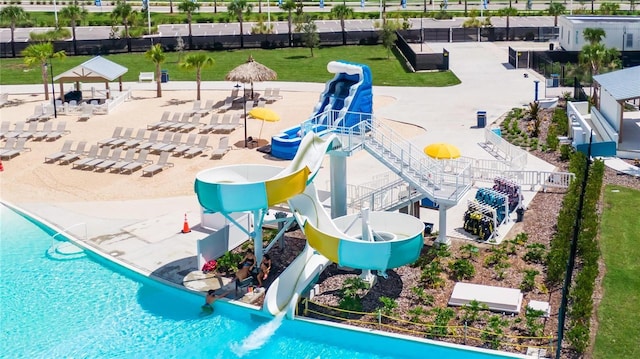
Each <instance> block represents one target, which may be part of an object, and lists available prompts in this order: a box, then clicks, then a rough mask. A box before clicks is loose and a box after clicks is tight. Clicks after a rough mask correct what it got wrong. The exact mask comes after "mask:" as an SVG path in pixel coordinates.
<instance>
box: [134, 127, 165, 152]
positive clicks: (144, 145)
mask: <svg viewBox="0 0 640 359" xmlns="http://www.w3.org/2000/svg"><path fill="white" fill-rule="evenodd" d="M158 136H160V132H158V131H151V134H150V135H149V138H148V139H147V140H146V141H144V142H142V143H141V144H139V145H138V147H137V148H138V149H139V150H147V149H149V148H151V146H153V145H155V144H156V142H158Z"/></svg>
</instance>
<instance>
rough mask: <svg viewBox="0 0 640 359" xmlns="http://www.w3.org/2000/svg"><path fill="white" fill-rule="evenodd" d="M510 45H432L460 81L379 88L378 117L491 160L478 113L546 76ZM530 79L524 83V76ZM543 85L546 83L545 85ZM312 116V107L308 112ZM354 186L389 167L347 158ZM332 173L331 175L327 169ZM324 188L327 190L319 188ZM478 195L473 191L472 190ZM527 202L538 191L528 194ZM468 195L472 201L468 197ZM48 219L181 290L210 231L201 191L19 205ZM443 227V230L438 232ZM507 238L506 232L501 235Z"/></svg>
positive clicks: (497, 109) (297, 87) (523, 99)
mask: <svg viewBox="0 0 640 359" xmlns="http://www.w3.org/2000/svg"><path fill="white" fill-rule="evenodd" d="M509 45H513V44H511V43H498V44H494V43H446V44H439V43H434V44H429V46H430V47H431V48H433V49H434V50H436V51H438V50H440V49H441V48H442V47H443V46H444V47H446V48H447V50H449V51H450V53H451V60H450V61H451V62H450V66H451V69H452V70H453V71H454V72H455V74H456V75H457V76H458V77H459V78H460V80H461V81H462V84H460V85H457V86H452V87H445V88H411V87H381V86H375V87H374V93H375V94H376V95H387V96H392V97H394V98H396V101H395V102H394V103H392V104H391V105H389V106H385V107H384V108H382V109H381V110H380V111H377V112H376V114H375V115H376V116H378V117H383V118H388V119H393V120H397V121H400V122H405V123H410V124H415V125H418V126H421V127H423V128H425V129H426V133H425V134H422V135H420V136H418V137H415V138H412V139H409V140H410V141H411V142H413V143H414V144H416V146H419V145H421V144H422V145H424V144H425V143H432V142H443V141H446V142H449V143H452V144H454V145H456V146H458V147H459V148H460V149H461V152H462V153H463V154H472V155H471V156H470V157H474V158H485V159H493V157H492V156H491V154H489V153H488V152H486V151H485V150H484V149H482V148H481V147H480V146H479V145H478V143H481V142H484V130H483V129H478V128H475V125H476V111H479V110H483V111H486V112H487V125H490V124H491V123H493V122H494V121H496V120H497V119H498V118H499V117H500V116H502V115H503V114H504V113H506V112H507V111H508V110H509V109H511V108H513V107H520V106H526V105H527V104H528V103H529V102H531V101H533V97H534V82H533V81H534V80H540V81H542V80H543V78H542V77H540V75H539V74H537V73H535V72H534V71H531V70H527V69H510V68H509V66H508V64H505V63H506V62H507V46H509ZM525 73H527V74H528V75H529V76H528V78H525V77H524V76H523V74H525ZM543 83H544V82H543ZM277 84H278V86H279V87H280V89H281V91H283V92H285V91H304V92H309V91H317V92H318V93H319V92H321V91H322V89H323V88H324V84H308V83H285V82H278V83H277ZM29 86H36V85H28V86H27V85H25V86H3V87H2V89H3V92H9V93H11V92H12V90H15V91H16V92H19V91H25V92H28V91H29V89H30V88H34V89H37V91H40V90H41V85H37V87H29ZM126 86H131V87H132V88H133V89H134V91H135V90H136V89H145V90H153V89H154V88H155V84H153V83H144V84H142V83H127V84H126ZM163 86H164V87H163V90H164V91H172V90H181V89H187V88H192V87H193V85H192V84H189V83H182V82H169V83H166V84H164V85H163ZM223 86H224V88H226V86H228V84H226V83H217V82H205V83H203V89H217V88H223ZM309 111H311V109H309ZM347 166H348V173H347V177H348V183H352V184H359V183H364V182H368V181H370V180H371V176H372V175H376V174H378V173H383V172H385V171H388V170H386V168H385V167H384V166H382V165H380V164H379V163H377V162H376V160H375V159H373V157H371V156H368V155H366V154H364V153H362V154H358V155H356V156H354V158H353V159H349V160H348V161H347ZM553 168H554V167H553V166H552V165H550V164H548V163H546V162H544V161H542V160H539V159H537V158H535V157H532V156H529V158H528V164H527V169H528V170H538V171H550V170H553ZM325 172H328V171H325ZM327 180H328V173H322V172H321V173H320V174H319V175H318V177H317V180H316V181H317V183H321V184H324V183H326V181H327ZM320 187H321V188H323V185H321V186H320ZM472 192H473V191H472ZM524 195H525V203H528V202H529V201H530V200H531V199H532V198H533V196H534V195H535V192H529V191H527V189H526V188H525V189H524ZM466 198H471V197H470V195H468V196H467V197H466ZM13 204H14V205H16V206H18V207H20V208H23V209H24V210H26V211H28V212H30V213H32V214H34V215H36V216H38V217H40V218H42V219H44V220H45V221H47V222H49V223H51V224H53V225H55V226H56V227H58V228H60V229H66V230H68V232H69V233H70V234H72V235H73V236H74V237H76V238H77V239H79V240H81V241H83V242H85V243H86V244H87V245H88V246H91V247H93V248H95V249H97V250H98V251H100V252H102V253H104V254H106V255H107V256H113V257H114V258H117V259H118V260H119V261H122V262H123V263H126V264H128V265H129V266H130V267H131V268H133V269H134V270H136V271H138V272H140V273H142V274H144V275H150V276H153V277H157V278H162V279H164V280H167V281H169V282H172V283H175V284H177V285H182V281H183V279H184V277H185V276H186V275H187V274H189V273H190V272H192V271H194V270H197V269H199V268H197V262H196V241H197V240H198V239H200V238H203V237H205V236H206V235H207V234H208V232H207V231H206V230H204V229H203V228H201V227H200V226H199V223H200V207H199V204H198V202H197V199H196V196H195V194H193V195H190V196H182V197H172V198H162V199H150V200H147V199H139V200H133V201H126V202H120V201H118V202H115V201H100V202H56V203H42V202H29V203H13ZM465 210H466V200H463V201H462V202H461V204H459V205H458V206H456V207H454V208H452V209H450V210H449V211H448V223H447V227H448V231H447V235H449V236H451V237H455V236H456V231H455V228H457V227H461V225H462V214H463V213H464V211H465ZM185 213H186V214H187V216H188V219H189V224H190V225H191V229H192V232H191V233H187V234H183V233H181V229H182V225H183V218H184V214H185ZM421 218H422V220H423V221H425V222H432V223H436V226H437V223H438V221H437V211H431V210H422V212H421ZM436 230H437V228H436ZM501 234H502V235H504V233H501ZM458 236H459V235H458Z"/></svg>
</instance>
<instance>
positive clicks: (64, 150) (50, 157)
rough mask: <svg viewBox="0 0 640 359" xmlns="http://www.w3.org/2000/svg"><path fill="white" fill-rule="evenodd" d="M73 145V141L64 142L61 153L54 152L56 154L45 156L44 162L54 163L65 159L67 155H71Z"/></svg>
mask: <svg viewBox="0 0 640 359" xmlns="http://www.w3.org/2000/svg"><path fill="white" fill-rule="evenodd" d="M71 145H73V140H66V141H64V143H63V144H62V148H61V149H60V151H58V152H54V153H52V154H50V155H48V156H45V158H44V162H46V163H53V162H55V161H57V160H59V159H61V158H62V157H64V156H65V155H67V154H68V153H69V151H70V150H71Z"/></svg>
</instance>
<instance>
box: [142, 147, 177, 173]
mask: <svg viewBox="0 0 640 359" xmlns="http://www.w3.org/2000/svg"><path fill="white" fill-rule="evenodd" d="M169 155H170V153H169V152H162V153H161V154H160V157H159V158H158V162H156V163H155V164H152V165H150V166H147V167H145V168H143V169H142V175H143V176H145V175H149V176H150V177H153V175H155V174H156V173H158V172H162V170H164V169H165V168H167V167H173V163H171V162H168V161H169Z"/></svg>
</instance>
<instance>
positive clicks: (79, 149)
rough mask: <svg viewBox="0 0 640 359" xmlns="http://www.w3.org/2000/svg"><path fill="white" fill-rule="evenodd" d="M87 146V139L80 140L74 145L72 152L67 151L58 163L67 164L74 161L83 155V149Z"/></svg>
mask: <svg viewBox="0 0 640 359" xmlns="http://www.w3.org/2000/svg"><path fill="white" fill-rule="evenodd" d="M85 147H87V141H80V142H78V144H77V145H76V149H75V150H74V151H73V152H72V151H69V152H68V153H67V154H66V155H64V156H63V157H62V158H60V162H59V164H61V165H68V164H69V163H71V162H73V161H76V160H78V159H80V157H82V155H84V149H85Z"/></svg>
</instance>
